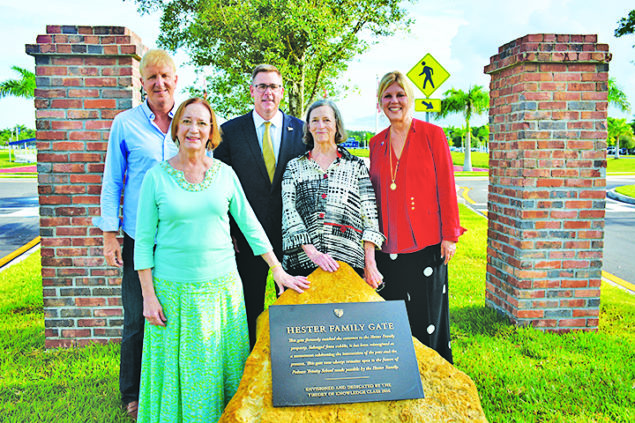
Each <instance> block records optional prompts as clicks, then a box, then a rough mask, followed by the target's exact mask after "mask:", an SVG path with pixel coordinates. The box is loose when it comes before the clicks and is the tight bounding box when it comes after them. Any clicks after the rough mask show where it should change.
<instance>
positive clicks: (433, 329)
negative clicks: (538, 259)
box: [370, 71, 465, 363]
mask: <svg viewBox="0 0 635 423" xmlns="http://www.w3.org/2000/svg"><path fill="white" fill-rule="evenodd" d="M377 98H378V102H379V105H380V106H381V108H382V110H383V112H384V114H385V115H386V117H387V118H388V120H390V126H389V127H388V128H386V129H384V130H383V131H382V132H380V133H379V134H377V135H376V136H375V137H373V138H372V139H371V141H370V177H371V181H372V183H373V187H374V188H375V194H376V196H377V203H378V209H379V222H380V230H381V232H382V233H383V234H384V235H386V238H387V239H386V241H385V242H384V244H383V246H382V249H381V252H378V253H377V259H376V260H377V267H378V269H379V271H380V273H382V274H383V276H384V284H385V286H384V288H383V289H382V290H381V292H380V294H381V295H382V296H383V297H384V298H385V299H386V300H404V301H405V302H406V309H407V310H408V318H409V320H410V327H411V329H412V334H413V336H415V337H417V338H418V339H419V340H420V341H421V342H422V343H424V344H425V345H427V346H429V347H430V348H432V349H434V350H436V351H437V352H438V353H439V354H440V355H441V356H442V357H444V358H445V359H446V360H448V361H449V362H450V363H452V350H451V346H450V319H449V306H448V275H447V264H448V262H449V261H450V260H451V259H452V257H453V256H454V254H455V252H456V243H457V241H458V239H459V236H460V235H461V234H462V233H463V232H465V229H463V228H462V227H461V225H460V224H459V212H458V205H457V200H456V188H455V185H454V173H453V172H454V171H453V165H452V158H451V156H450V150H449V148H448V143H447V140H446V138H445V134H444V133H443V130H442V129H441V128H440V127H438V126H436V125H432V124H429V123H427V122H423V121H420V120H417V119H414V118H413V117H412V106H413V104H414V96H413V92H412V88H411V85H410V84H409V82H408V81H407V80H406V77H405V76H404V75H403V74H401V73H400V72H398V71H394V72H390V73H388V74H386V75H384V77H383V78H382V79H381V81H380V83H379V88H378V90H377Z"/></svg>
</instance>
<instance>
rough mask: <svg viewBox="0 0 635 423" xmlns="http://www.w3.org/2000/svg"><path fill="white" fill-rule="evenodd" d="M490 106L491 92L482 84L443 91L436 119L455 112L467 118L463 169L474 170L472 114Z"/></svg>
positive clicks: (477, 113)
mask: <svg viewBox="0 0 635 423" xmlns="http://www.w3.org/2000/svg"><path fill="white" fill-rule="evenodd" d="M488 108H489V94H488V93H487V92H486V91H483V87H482V86H480V85H474V86H473V87H470V89H469V90H468V91H467V92H465V91H463V90H457V89H454V88H451V89H449V90H447V91H446V92H444V93H443V99H442V100H441V111H440V112H439V113H437V114H436V115H435V119H440V118H444V117H446V116H448V115H450V114H453V113H462V114H463V117H464V118H465V128H466V130H465V161H464V162H463V170H465V171H471V170H472V158H471V154H470V151H471V148H470V146H471V145H472V142H471V132H472V131H471V129H470V119H471V118H472V115H474V114H476V115H480V114H482V113H484V112H486V111H487V109H488Z"/></svg>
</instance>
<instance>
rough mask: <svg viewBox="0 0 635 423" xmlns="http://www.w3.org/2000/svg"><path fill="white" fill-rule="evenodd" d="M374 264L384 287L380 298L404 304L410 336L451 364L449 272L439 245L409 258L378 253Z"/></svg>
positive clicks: (406, 255)
mask: <svg viewBox="0 0 635 423" xmlns="http://www.w3.org/2000/svg"><path fill="white" fill-rule="evenodd" d="M376 260H377V268H378V269H379V271H380V272H381V274H382V275H383V276H384V283H385V286H384V288H383V289H382V290H381V291H379V294H380V295H381V296H382V297H383V298H384V299H386V300H404V301H405V302H406V310H407V312H408V320H410V329H411V330H412V335H413V336H414V337H416V338H417V339H418V340H419V341H421V342H422V343H423V344H424V345H427V346H428V347H430V348H432V349H433V350H435V351H436V352H438V353H439V354H440V355H441V357H443V358H445V359H446V360H447V361H449V362H450V363H453V361H452V349H451V345H450V315H449V312H450V307H449V301H448V298H449V297H448V268H447V266H446V265H445V264H443V259H442V258H441V244H437V245H432V246H429V247H426V248H424V249H423V250H420V251H417V252H414V253H409V254H398V255H395V254H385V253H382V252H379V251H378V252H377V253H376Z"/></svg>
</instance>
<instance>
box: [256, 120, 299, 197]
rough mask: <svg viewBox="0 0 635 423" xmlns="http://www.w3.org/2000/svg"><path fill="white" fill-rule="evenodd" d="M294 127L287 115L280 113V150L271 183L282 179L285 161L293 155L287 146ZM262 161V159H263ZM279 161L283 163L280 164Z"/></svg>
mask: <svg viewBox="0 0 635 423" xmlns="http://www.w3.org/2000/svg"><path fill="white" fill-rule="evenodd" d="M294 132H295V129H294V128H293V126H291V124H290V119H289V116H287V115H286V114H284V113H282V138H281V140H280V150H279V152H278V160H277V161H276V172H275V173H274V174H273V183H274V185H275V184H277V183H278V182H279V181H281V180H282V175H284V171H285V170H286V167H287V165H286V163H287V162H288V161H289V160H291V159H292V158H293V157H291V156H293V151H292V150H293V149H292V148H289V143H290V142H291V141H289V138H290V137H291V136H293V135H294ZM263 163H264V159H263ZM280 163H284V165H281V164H280Z"/></svg>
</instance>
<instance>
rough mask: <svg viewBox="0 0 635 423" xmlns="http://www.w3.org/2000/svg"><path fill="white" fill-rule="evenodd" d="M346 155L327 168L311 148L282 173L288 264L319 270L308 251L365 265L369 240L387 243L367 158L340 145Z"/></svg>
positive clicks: (356, 265)
mask: <svg viewBox="0 0 635 423" xmlns="http://www.w3.org/2000/svg"><path fill="white" fill-rule="evenodd" d="M338 151H339V153H340V157H338V158H337V159H335V161H333V163H331V165H330V166H329V168H328V169H327V170H326V171H324V170H322V169H321V168H320V166H319V165H318V164H317V163H316V162H315V161H313V160H311V159H309V153H308V152H307V153H305V154H304V155H302V156H300V157H297V158H295V159H293V160H291V161H290V162H289V163H288V164H287V170H286V171H285V172H284V176H283V178H282V248H283V252H284V256H283V259H282V266H283V267H284V268H285V269H291V268H302V269H314V268H316V266H315V264H314V263H313V262H312V261H311V260H310V259H309V258H308V257H307V255H306V254H305V253H304V250H302V245H304V244H313V245H314V246H315V248H317V250H318V251H320V252H321V253H328V254H329V255H331V257H333V258H334V259H335V260H340V261H343V262H345V263H347V264H349V265H350V266H352V267H357V268H360V269H363V268H364V246H363V241H369V242H372V243H373V244H375V245H377V246H381V244H382V243H383V242H384V240H385V237H384V235H382V233H381V232H380V231H379V223H378V219H377V205H376V203H375V191H373V186H372V184H371V182H370V177H369V174H368V168H367V167H366V165H365V164H364V162H363V161H362V160H361V159H360V158H358V157H355V156H353V155H351V154H350V153H349V152H348V151H346V149H344V148H343V147H339V146H338Z"/></svg>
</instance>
